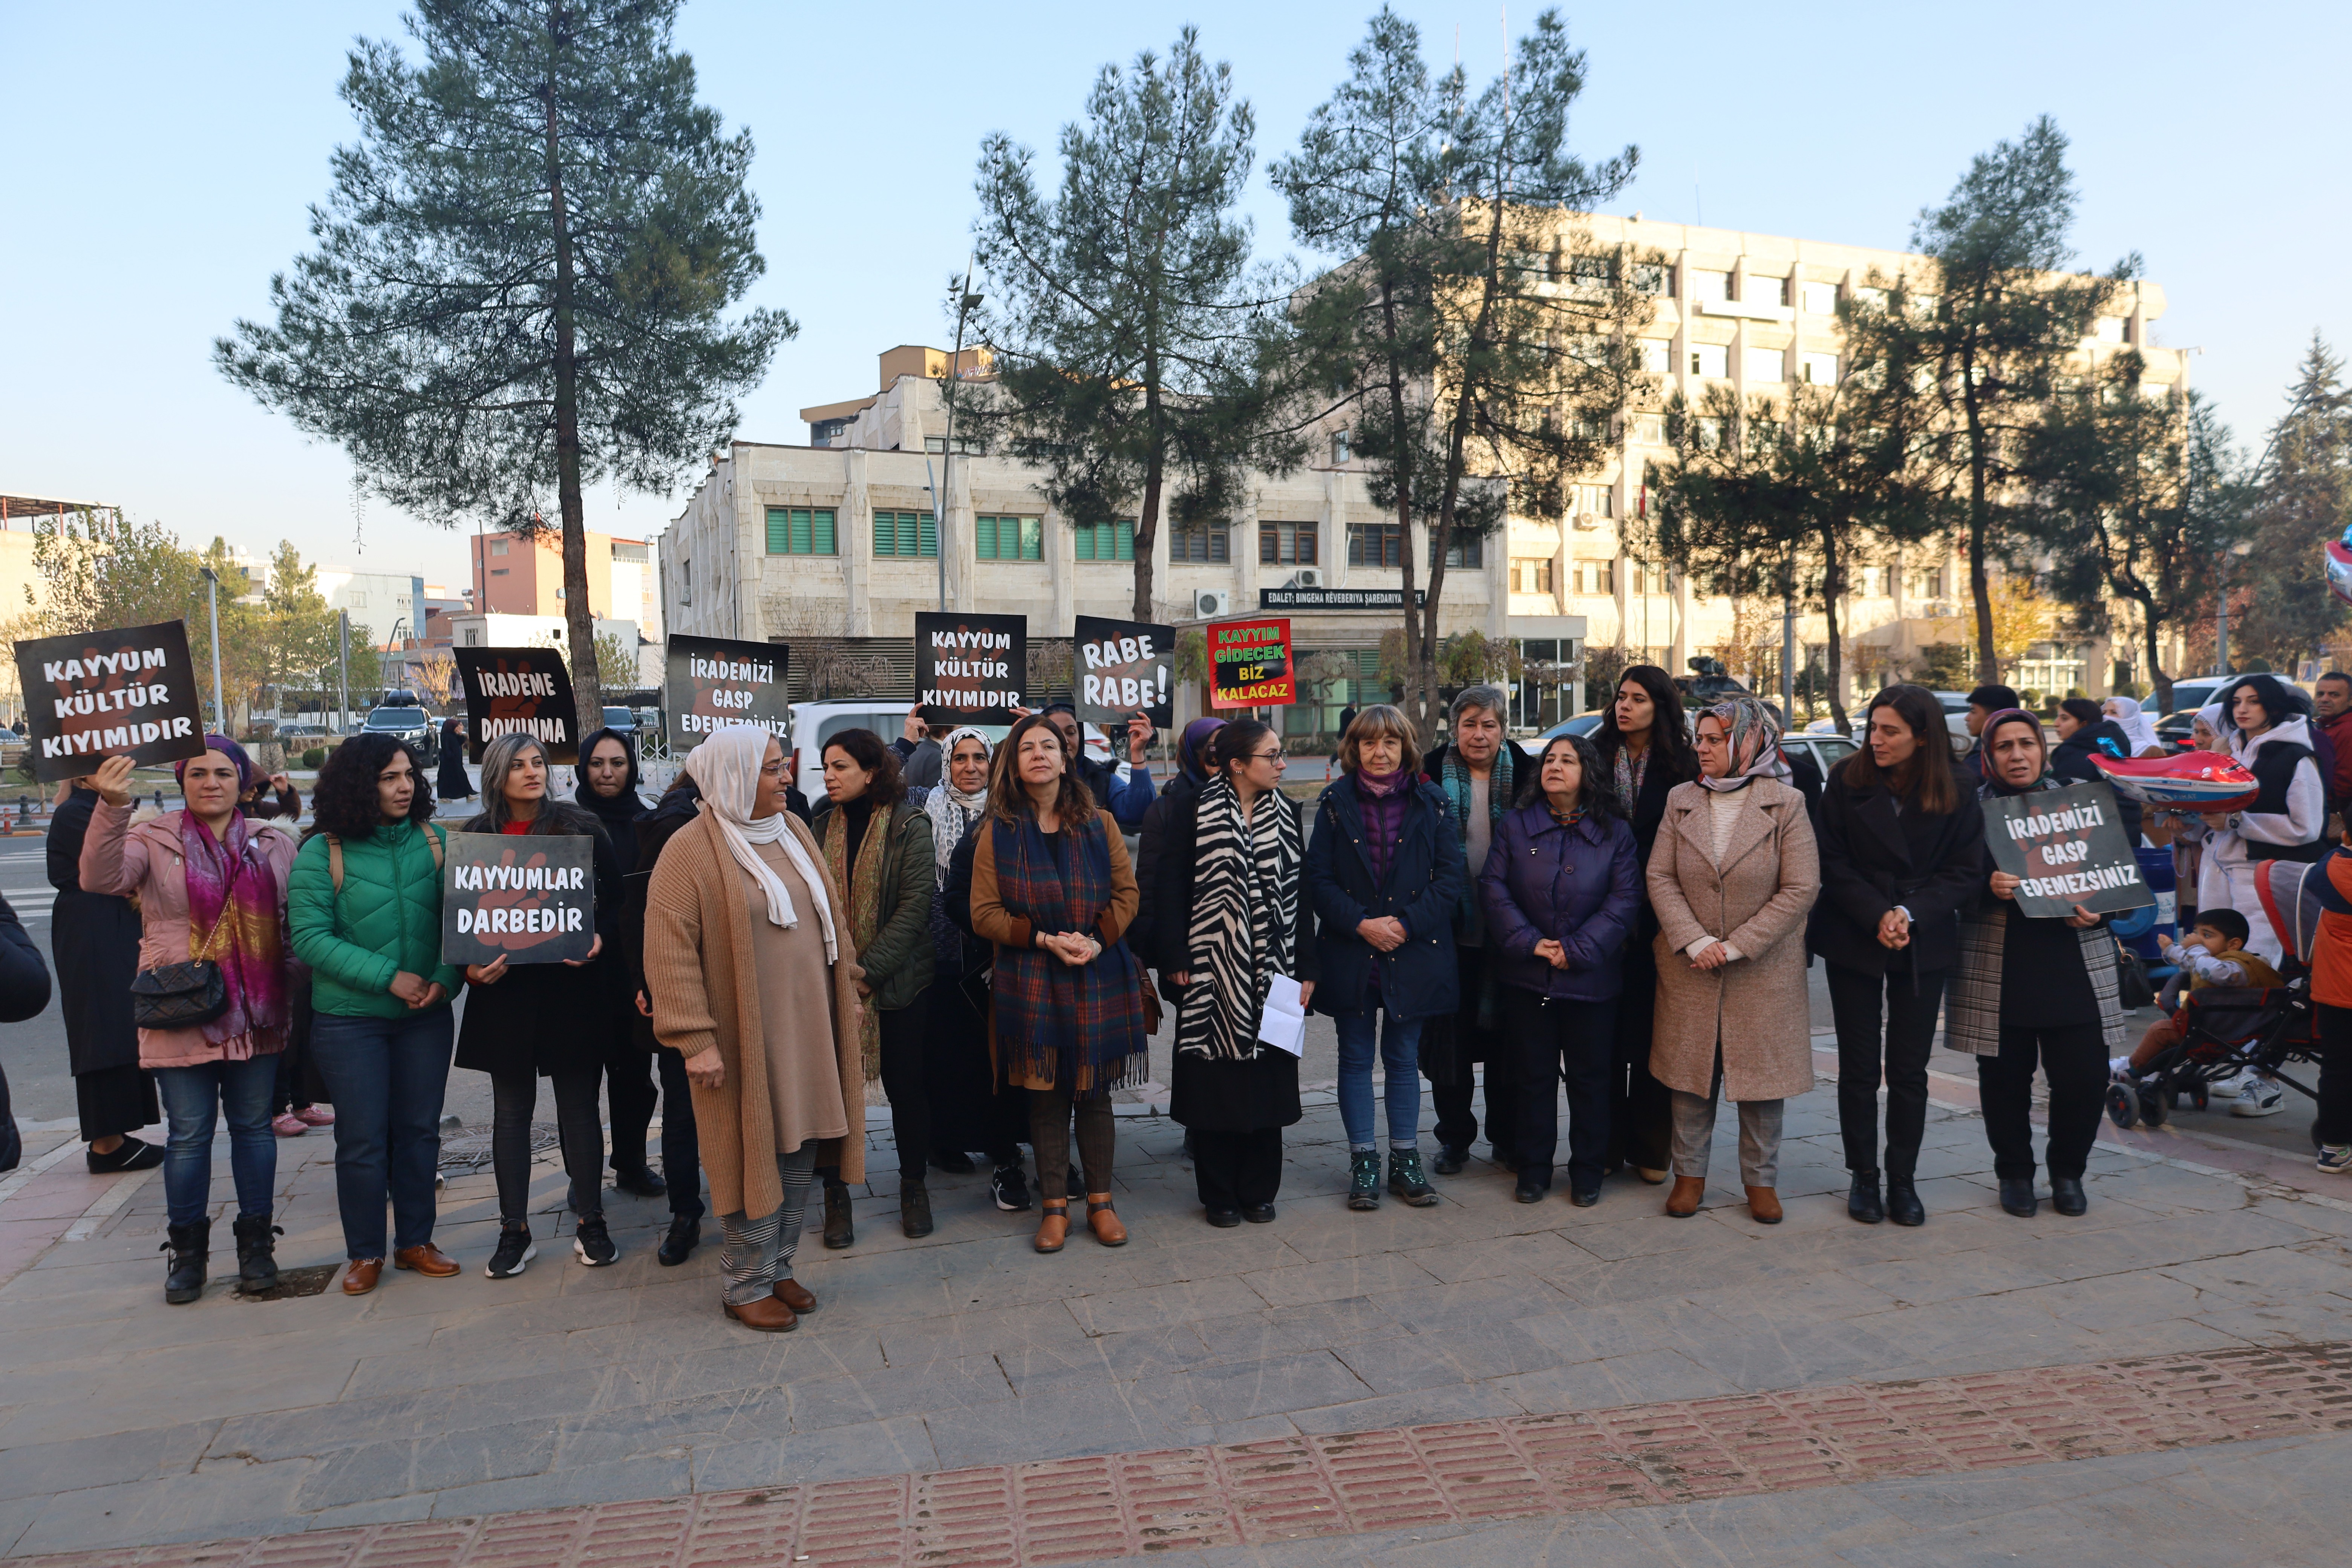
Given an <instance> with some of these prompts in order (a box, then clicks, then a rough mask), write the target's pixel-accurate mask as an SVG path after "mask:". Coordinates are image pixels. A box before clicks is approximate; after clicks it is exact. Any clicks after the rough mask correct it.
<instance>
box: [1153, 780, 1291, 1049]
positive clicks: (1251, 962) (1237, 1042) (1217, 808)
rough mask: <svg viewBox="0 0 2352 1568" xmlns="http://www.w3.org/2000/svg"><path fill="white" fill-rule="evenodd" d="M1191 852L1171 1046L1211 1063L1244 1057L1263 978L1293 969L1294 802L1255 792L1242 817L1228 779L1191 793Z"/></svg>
mask: <svg viewBox="0 0 2352 1568" xmlns="http://www.w3.org/2000/svg"><path fill="white" fill-rule="evenodd" d="M1197 809H1198V816H1197V817H1196V821H1197V824H1198V828H1197V833H1196V837H1195V839H1194V843H1193V858H1192V867H1193V870H1192V929H1191V931H1190V933H1189V941H1188V943H1187V948H1188V951H1189V952H1190V953H1191V965H1192V984H1190V985H1188V986H1186V987H1185V989H1184V1001H1183V1005H1182V1007H1181V1009H1180V1011H1179V1012H1178V1014H1177V1018H1176V1048H1177V1049H1178V1050H1179V1051H1189V1052H1191V1053H1192V1054H1193V1055H1194V1056H1199V1057H1204V1058H1208V1059H1209V1060H1211V1061H1251V1060H1254V1059H1255V1058H1256V1057H1257V1054H1258V1053H1259V1052H1260V1051H1261V1050H1264V1049H1265V1045H1264V1043H1263V1042H1262V1041H1260V1040H1259V1039H1258V1037H1257V1026H1258V1017H1259V1015H1260V1014H1261V1013H1262V1012H1263V1011H1264V1010H1265V995H1266V991H1267V989H1268V982H1269V980H1270V978H1271V977H1272V976H1274V975H1276V974H1289V973H1294V971H1295V969H1296V966H1297V958H1298V955H1297V953H1295V952H1292V951H1291V938H1292V933H1293V932H1294V931H1296V930H1297V922H1298V895H1299V887H1298V883H1299V865H1300V862H1301V861H1302V860H1303V859H1304V858H1305V845H1306V836H1305V834H1304V832H1303V831H1302V829H1301V826H1300V822H1299V816H1298V803H1297V801H1295V800H1292V799H1291V798H1290V797H1289V796H1287V795H1284V794H1283V793H1282V792H1281V791H1279V790H1272V791H1269V792H1267V793H1266V794H1265V795H1261V796H1259V797H1258V803H1257V807H1256V809H1255V811H1253V812H1252V813H1251V814H1250V817H1249V820H1248V821H1246V822H1244V820H1243V818H1242V807H1241V798H1240V797H1239V796H1238V795H1235V794H1234V786H1233V783H1232V781H1231V780H1229V779H1223V778H1218V779H1213V780H1211V781H1210V783H1209V784H1208V786H1207V787H1206V788H1205V789H1203V790H1202V791H1201V795H1200V800H1199V805H1198V808H1197Z"/></svg>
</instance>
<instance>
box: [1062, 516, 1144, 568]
mask: <svg viewBox="0 0 2352 1568" xmlns="http://www.w3.org/2000/svg"><path fill="white" fill-rule="evenodd" d="M1070 536H1071V538H1073V539H1075V540H1076V541H1077V547H1078V549H1077V553H1078V559H1079V560H1081V561H1132V560H1134V559H1135V524H1134V523H1133V522H1132V521H1129V519H1127V518H1120V519H1118V521H1114V522H1077V523H1072V524H1071V525H1070Z"/></svg>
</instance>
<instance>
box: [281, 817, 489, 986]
mask: <svg viewBox="0 0 2352 1568" xmlns="http://www.w3.org/2000/svg"><path fill="white" fill-rule="evenodd" d="M427 832H430V833H433V834H435V835H436V836H441V837H442V840H443V848H444V850H445V852H446V847H447V838H446V831H445V830H444V829H442V828H439V827H430V828H426V827H420V826H418V825H416V824H415V823H413V822H404V823H401V824H399V825H398V826H389V827H378V828H377V829H376V830H375V831H374V832H373V833H371V834H369V835H368V836H367V837H365V838H346V839H344V840H343V890H342V892H341V894H340V895H338V894H337V893H336V891H335V884H334V879H333V877H332V875H331V872H330V870H329V868H328V864H327V836H326V835H325V834H323V833H314V834H312V835H311V836H310V837H309V838H307V839H305V840H304V841H303V844H302V852H301V853H300V854H299V855H297V856H296V857H295V858H294V870H293V873H292V875H290V876H289V878H288V879H287V884H286V916H287V923H288V924H289V925H290V926H291V927H292V928H293V931H294V952H295V956H296V957H298V958H299V959H301V961H302V962H303V963H307V964H309V965H310V973H311V976H312V979H311V990H310V1005H311V1006H313V1007H314V1008H316V1009H317V1010H318V1011H319V1012H320V1013H331V1014H333V1015H336V1016H340V1017H345V1018H403V1017H406V1016H408V1012H409V1007H408V1004H407V1003H405V1002H403V1001H402V1000H401V999H400V998H399V997H397V996H394V994H392V991H391V986H392V978H393V976H394V975H395V974H398V973H401V972H402V971H406V972H407V973H411V974H421V975H423V976H424V977H425V979H426V980H428V981H438V982H439V983H440V984H441V985H442V987H443V989H445V990H446V992H447V993H448V994H450V995H452V996H455V995H456V994H457V986H458V984H460V983H461V982H462V981H463V979H464V976H463V975H461V974H460V973H458V972H457V970H456V969H455V968H453V967H452V966H450V965H449V964H446V963H442V962H441V872H440V868H438V867H436V865H435V864H434V863H433V846H432V844H431V843H430V842H429V841H428V840H427V839H426V837H425V834H426V833H427Z"/></svg>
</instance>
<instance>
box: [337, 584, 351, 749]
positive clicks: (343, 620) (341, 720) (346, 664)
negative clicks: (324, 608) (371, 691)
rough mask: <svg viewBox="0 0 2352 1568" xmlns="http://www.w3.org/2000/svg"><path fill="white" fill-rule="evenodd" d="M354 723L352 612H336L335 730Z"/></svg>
mask: <svg viewBox="0 0 2352 1568" xmlns="http://www.w3.org/2000/svg"><path fill="white" fill-rule="evenodd" d="M351 723H352V613H351V612H350V611H349V610H337V611H336V612H335V732H336V733H337V734H341V733H342V732H343V731H345V730H348V729H350V728H351Z"/></svg>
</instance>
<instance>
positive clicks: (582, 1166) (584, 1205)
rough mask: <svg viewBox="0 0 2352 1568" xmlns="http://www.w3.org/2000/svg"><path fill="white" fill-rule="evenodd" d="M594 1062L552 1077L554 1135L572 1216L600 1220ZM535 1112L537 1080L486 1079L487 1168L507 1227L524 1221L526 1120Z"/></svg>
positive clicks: (600, 1128)
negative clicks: (568, 1184) (496, 1185)
mask: <svg viewBox="0 0 2352 1568" xmlns="http://www.w3.org/2000/svg"><path fill="white" fill-rule="evenodd" d="M603 1071H604V1069H603V1068H602V1067H601V1066H600V1065H598V1064H594V1063H591V1064H590V1065H588V1066H586V1067H582V1068H566V1069H565V1070H563V1071H562V1072H559V1073H555V1074H553V1075H552V1076H551V1078H550V1079H549V1081H550V1082H551V1084H552V1085H553V1086H554V1089H555V1133H556V1142H557V1144H558V1146H559V1147H560V1148H561V1149H562V1152H563V1173H564V1174H565V1175H567V1176H569V1177H571V1178H572V1213H573V1214H575V1215H578V1216H579V1217H580V1218H582V1219H602V1218H604V1117H603V1116H602V1115H601V1114H600V1113H599V1110H598V1107H597V1096H596V1088H597V1080H598V1079H600V1078H601V1077H602V1076H603ZM538 1108H539V1075H538V1074H536V1073H532V1074H530V1075H528V1076H523V1077H516V1078H507V1077H504V1076H501V1075H499V1074H497V1073H493V1074H491V1075H490V1169H491V1171H492V1172H494V1173H496V1174H497V1176H498V1181H499V1218H500V1219H501V1220H503V1221H504V1222H506V1223H507V1224H509V1225H520V1224H523V1223H525V1222H527V1221H528V1220H529V1219H530V1117H531V1112H532V1111H534V1110H537V1109H538Z"/></svg>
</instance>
